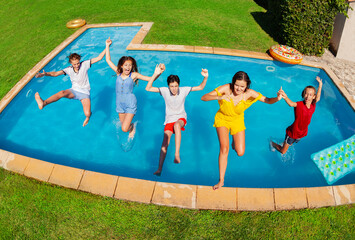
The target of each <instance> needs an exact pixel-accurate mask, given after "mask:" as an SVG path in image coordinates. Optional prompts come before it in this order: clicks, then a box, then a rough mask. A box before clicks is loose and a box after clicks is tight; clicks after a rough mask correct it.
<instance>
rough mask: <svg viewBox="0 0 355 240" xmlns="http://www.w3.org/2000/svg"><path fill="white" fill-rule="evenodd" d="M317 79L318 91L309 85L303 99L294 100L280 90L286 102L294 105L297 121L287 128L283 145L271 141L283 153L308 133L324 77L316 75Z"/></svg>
mask: <svg viewBox="0 0 355 240" xmlns="http://www.w3.org/2000/svg"><path fill="white" fill-rule="evenodd" d="M316 80H317V81H318V83H319V87H318V91H316V89H315V87H313V86H307V87H306V88H305V89H304V90H303V92H302V98H303V101H299V102H292V101H291V100H290V99H289V98H288V97H287V95H286V93H285V92H284V91H283V90H282V88H281V89H280V91H279V93H280V94H281V96H282V97H283V99H285V101H286V103H287V104H288V105H289V106H290V107H294V112H295V121H294V122H293V123H292V125H291V126H289V127H288V128H287V129H286V137H285V141H284V143H283V146H280V145H279V144H277V143H275V142H271V144H272V146H273V147H274V148H276V150H277V151H279V152H280V153H282V154H285V153H286V152H287V150H288V148H289V147H290V146H291V145H292V144H293V143H297V142H299V140H300V139H301V138H303V137H305V136H306V135H307V133H308V125H309V124H310V123H311V119H312V115H313V113H314V111H315V110H316V103H317V102H318V101H319V100H320V94H321V91H322V85H323V82H322V79H320V78H319V77H316Z"/></svg>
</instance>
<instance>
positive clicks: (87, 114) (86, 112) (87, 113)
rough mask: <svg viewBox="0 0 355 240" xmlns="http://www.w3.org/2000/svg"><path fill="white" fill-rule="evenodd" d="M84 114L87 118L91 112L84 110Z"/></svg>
mask: <svg viewBox="0 0 355 240" xmlns="http://www.w3.org/2000/svg"><path fill="white" fill-rule="evenodd" d="M84 114H85V116H86V117H87V118H89V117H91V111H90V110H85V111H84Z"/></svg>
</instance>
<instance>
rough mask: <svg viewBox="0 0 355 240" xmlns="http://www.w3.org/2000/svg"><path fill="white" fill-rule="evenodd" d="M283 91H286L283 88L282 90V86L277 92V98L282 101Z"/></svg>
mask: <svg viewBox="0 0 355 240" xmlns="http://www.w3.org/2000/svg"><path fill="white" fill-rule="evenodd" d="M282 92H283V93H285V92H284V91H283V90H282V87H280V90H279V91H278V92H277V100H278V101H280V100H281V98H282Z"/></svg>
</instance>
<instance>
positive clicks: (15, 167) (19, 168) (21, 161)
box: [3, 152, 31, 175]
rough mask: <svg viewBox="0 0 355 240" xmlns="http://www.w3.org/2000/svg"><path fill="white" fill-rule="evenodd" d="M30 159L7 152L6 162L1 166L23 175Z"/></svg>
mask: <svg viewBox="0 0 355 240" xmlns="http://www.w3.org/2000/svg"><path fill="white" fill-rule="evenodd" d="M30 159H31V158H29V157H26V156H22V155H19V154H16V153H12V152H8V156H7V160H6V164H4V165H3V168H4V169H6V170H9V171H12V172H16V173H19V174H22V175H23V173H24V172H25V169H26V167H27V165H28V163H29V161H30Z"/></svg>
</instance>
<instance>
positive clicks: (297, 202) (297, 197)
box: [274, 188, 308, 210]
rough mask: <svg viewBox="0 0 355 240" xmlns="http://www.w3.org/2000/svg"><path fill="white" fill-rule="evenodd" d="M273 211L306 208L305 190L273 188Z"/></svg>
mask: <svg viewBox="0 0 355 240" xmlns="http://www.w3.org/2000/svg"><path fill="white" fill-rule="evenodd" d="M274 194H275V209H276V210H291V209H303V208H307V207H308V203H307V196H306V189H305V188H274Z"/></svg>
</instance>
